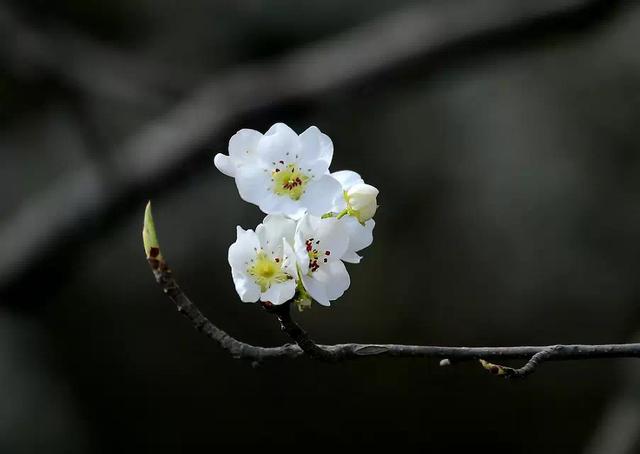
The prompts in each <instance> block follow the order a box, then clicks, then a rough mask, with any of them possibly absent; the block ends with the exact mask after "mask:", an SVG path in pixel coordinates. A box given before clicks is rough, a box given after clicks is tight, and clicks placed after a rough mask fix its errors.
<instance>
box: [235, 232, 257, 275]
mask: <svg viewBox="0 0 640 454" xmlns="http://www.w3.org/2000/svg"><path fill="white" fill-rule="evenodd" d="M236 234H237V239H236V241H235V243H233V244H232V245H231V246H229V254H228V260H229V265H231V268H232V270H235V271H236V272H237V273H244V272H245V270H246V268H247V262H248V261H250V260H251V259H253V258H254V257H255V256H256V251H257V250H258V249H259V248H260V242H259V241H258V236H257V235H256V233H255V232H254V231H253V230H243V229H242V227H240V226H238V227H237V228H236Z"/></svg>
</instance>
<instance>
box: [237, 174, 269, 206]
mask: <svg viewBox="0 0 640 454" xmlns="http://www.w3.org/2000/svg"><path fill="white" fill-rule="evenodd" d="M272 184H273V183H272V182H271V176H270V174H269V173H268V172H264V170H263V169H261V168H260V167H257V166H250V165H245V166H244V167H243V169H242V172H239V173H237V174H236V186H237V187H238V192H239V193H240V197H241V198H242V200H244V201H246V202H249V203H253V204H255V205H259V204H260V203H261V202H262V201H263V200H264V199H265V198H266V197H268V196H269V194H273V192H272V191H271V185H272Z"/></svg>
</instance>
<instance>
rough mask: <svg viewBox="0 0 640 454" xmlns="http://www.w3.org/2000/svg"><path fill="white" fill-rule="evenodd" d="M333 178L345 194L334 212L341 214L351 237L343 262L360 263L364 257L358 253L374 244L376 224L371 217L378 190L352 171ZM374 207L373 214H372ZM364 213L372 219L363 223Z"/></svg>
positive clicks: (339, 172)
mask: <svg viewBox="0 0 640 454" xmlns="http://www.w3.org/2000/svg"><path fill="white" fill-rule="evenodd" d="M331 176H333V177H334V178H335V179H336V180H338V181H339V182H340V184H341V185H342V190H343V194H344V196H343V197H342V198H341V199H340V200H338V202H337V204H336V206H335V207H334V210H335V211H336V212H337V213H340V215H338V217H339V219H340V222H342V225H343V227H344V229H345V230H346V232H347V234H348V235H349V247H348V250H347V252H345V254H344V256H343V257H342V260H344V261H345V262H349V263H360V260H361V259H362V257H360V256H359V255H358V254H357V252H358V251H360V250H362V249H364V248H366V247H368V246H370V245H371V243H372V242H373V228H374V227H375V225H376V222H375V221H374V220H373V219H371V217H372V216H373V214H374V213H375V209H376V208H377V202H376V196H377V195H378V190H377V189H376V188H374V187H373V186H369V185H367V184H365V183H364V180H363V179H362V177H360V175H358V174H357V173H356V172H352V171H351V170H341V171H338V172H334V173H332V174H331ZM364 187H368V188H372V189H373V190H370V189H364V190H363V188H364ZM367 192H368V194H369V196H367V195H363V193H367ZM371 196H373V197H371ZM354 198H355V200H354ZM363 199H364V200H363ZM372 200H373V201H372ZM354 202H355V204H354ZM372 207H373V213H371V209H372ZM363 211H364V212H365V213H366V214H371V217H369V218H368V219H366V220H365V221H362V218H364V217H363V216H362V212H363Z"/></svg>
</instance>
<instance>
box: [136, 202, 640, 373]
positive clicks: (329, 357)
mask: <svg viewBox="0 0 640 454" xmlns="http://www.w3.org/2000/svg"><path fill="white" fill-rule="evenodd" d="M143 241H144V246H145V252H146V254H147V261H148V262H149V265H150V266H151V270H152V271H153V275H154V276H155V278H156V282H157V283H158V284H159V285H160V288H161V289H162V291H163V292H164V293H165V294H166V295H167V296H168V297H169V298H170V299H171V301H173V303H174V304H175V305H176V307H177V308H178V312H180V313H181V314H183V315H184V316H185V317H187V319H189V320H190V321H191V323H192V324H193V325H194V327H195V328H196V329H197V330H198V331H201V332H202V333H204V334H205V335H206V336H207V337H209V338H210V339H212V340H213V341H215V342H216V343H217V344H218V345H220V347H222V348H223V349H224V350H226V351H228V352H229V353H230V354H231V356H232V357H234V358H237V359H246V360H251V361H253V362H254V363H260V362H262V361H264V360H267V359H276V358H289V359H294V358H298V357H301V356H304V355H307V356H309V357H311V358H313V359H318V360H321V361H326V362H338V361H345V360H352V359H358V358H364V357H394V358H418V357H419V358H432V359H439V360H446V361H448V362H447V363H445V364H448V363H450V362H451V361H453V362H463V361H472V360H478V361H480V362H481V363H482V365H483V367H484V368H485V369H487V370H488V371H490V372H491V373H493V374H494V375H500V376H503V377H505V378H524V377H526V376H528V375H530V374H531V373H533V372H534V371H535V370H536V369H537V367H538V366H539V365H540V364H542V363H543V362H545V361H567V360H587V359H597V358H639V357H640V343H633V344H605V345H583V344H574V345H548V346H522V347H440V346H428V345H400V344H356V343H349V344H336V345H318V344H316V343H315V342H314V341H313V340H311V338H310V337H309V335H308V334H307V333H306V332H305V331H304V330H303V329H302V328H301V327H300V326H299V325H298V324H297V323H296V322H295V321H294V320H293V318H292V317H291V312H290V303H285V304H283V305H280V306H276V305H273V304H271V303H263V307H265V309H266V310H268V311H269V312H271V313H273V314H274V315H275V316H276V317H277V318H278V320H279V321H280V324H281V328H282V330H283V331H284V332H285V333H286V334H288V335H289V336H290V337H291V338H292V339H293V340H294V341H295V342H296V343H297V345H291V344H285V345H282V346H279V347H258V346H254V345H251V344H247V343H245V342H241V341H239V340H237V339H235V338H234V337H232V336H230V335H229V334H227V333H226V332H225V331H223V330H222V329H220V328H218V327H217V326H216V325H214V324H213V323H212V322H211V321H210V320H209V319H208V318H207V317H205V316H204V315H203V314H202V312H201V311H200V309H198V307H197V306H196V305H195V304H194V303H193V302H192V301H191V300H190V299H189V297H188V296H187V295H186V294H185V293H184V291H183V290H182V289H181V288H180V287H179V286H178V284H177V282H176V280H175V278H174V276H173V272H172V271H171V269H170V268H169V266H168V264H167V262H166V260H165V259H164V257H163V255H162V252H161V250H160V244H159V242H158V239H157V234H156V230H155V225H154V222H153V216H152V214H151V204H150V203H149V204H148V205H147V209H146V211H145V223H144V227H143ZM487 359H491V360H510V359H526V360H527V363H526V364H525V365H524V366H523V367H521V368H519V369H514V368H510V367H506V366H501V365H498V364H493V363H490V362H488V361H487ZM441 364H442V363H441Z"/></svg>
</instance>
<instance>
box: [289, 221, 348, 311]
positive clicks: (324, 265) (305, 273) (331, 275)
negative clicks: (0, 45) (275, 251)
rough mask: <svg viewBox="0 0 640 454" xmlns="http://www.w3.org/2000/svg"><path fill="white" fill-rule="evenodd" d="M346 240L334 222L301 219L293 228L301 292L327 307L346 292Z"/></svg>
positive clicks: (336, 222) (341, 226) (339, 226)
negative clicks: (344, 257) (305, 292)
mask: <svg viewBox="0 0 640 454" xmlns="http://www.w3.org/2000/svg"><path fill="white" fill-rule="evenodd" d="M348 244H349V237H348V235H347V232H346V231H345V229H344V227H343V225H342V223H341V222H340V221H339V220H338V219H336V218H326V219H321V218H319V217H316V216H311V215H305V216H304V217H303V218H302V219H300V221H298V225H297V227H296V233H295V242H294V248H295V253H296V256H297V258H298V266H299V268H300V277H301V279H302V284H303V285H304V288H305V290H306V291H307V292H308V293H309V295H311V297H312V298H313V299H315V300H316V301H317V302H318V303H320V304H322V305H324V306H329V305H330V301H333V300H335V299H338V298H340V297H341V296H342V294H343V293H344V292H345V290H347V289H348V288H349V285H350V283H351V280H350V278H349V273H348V272H347V269H346V268H345V266H344V263H342V260H340V259H341V258H342V256H343V255H344V253H345V252H347V248H348Z"/></svg>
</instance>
